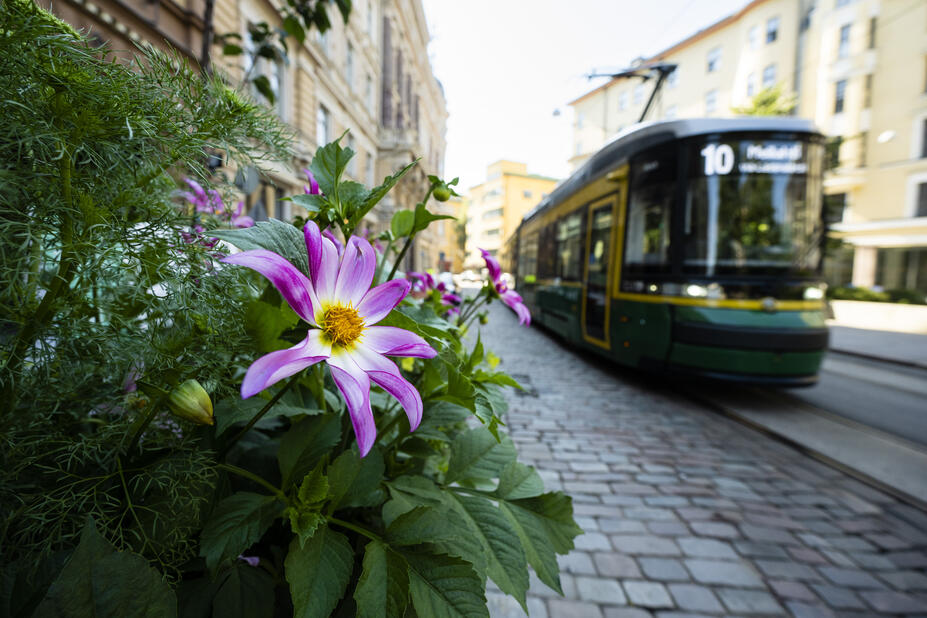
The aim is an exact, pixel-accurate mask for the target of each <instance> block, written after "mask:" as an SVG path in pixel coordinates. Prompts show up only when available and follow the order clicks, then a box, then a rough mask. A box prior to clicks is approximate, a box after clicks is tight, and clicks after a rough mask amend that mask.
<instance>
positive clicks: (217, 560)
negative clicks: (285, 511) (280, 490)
mask: <svg viewBox="0 0 927 618" xmlns="http://www.w3.org/2000/svg"><path fill="white" fill-rule="evenodd" d="M282 508H283V505H282V504H281V503H280V502H278V501H277V498H276V497H274V496H263V495H261V494H255V493H251V492H246V491H240V492H238V493H235V494H232V495H231V496H229V497H228V498H225V499H224V500H222V502H220V503H219V504H218V505H216V508H215V509H214V510H213V512H212V514H211V515H210V517H209V520H208V521H207V522H206V525H205V526H203V533H202V535H201V536H200V556H202V557H203V558H205V559H206V567H207V568H208V569H209V570H210V571H211V572H215V570H216V567H218V566H219V565H220V564H221V563H222V562H224V561H225V560H231V559H234V558H236V557H237V556H238V555H239V554H241V553H242V552H243V551H245V550H246V549H248V548H249V547H250V546H251V545H253V544H254V543H256V542H257V541H258V540H259V539H260V538H261V537H262V536H263V535H264V532H266V531H267V529H268V528H269V527H270V525H271V524H272V523H273V522H274V519H275V518H276V517H277V516H278V515H279V514H280V512H281V511H282Z"/></svg>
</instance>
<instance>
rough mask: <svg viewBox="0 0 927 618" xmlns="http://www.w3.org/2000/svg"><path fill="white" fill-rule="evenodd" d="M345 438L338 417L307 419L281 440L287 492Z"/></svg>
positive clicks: (279, 456) (278, 458) (282, 467)
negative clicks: (342, 437) (342, 436)
mask: <svg viewBox="0 0 927 618" xmlns="http://www.w3.org/2000/svg"><path fill="white" fill-rule="evenodd" d="M340 438H341V422H340V419H339V418H338V417H337V416H335V415H334V414H323V415H321V416H311V417H309V418H304V419H303V420H301V421H299V422H298V423H296V424H295V425H293V426H292V427H291V428H290V430H289V431H287V432H286V433H285V434H284V435H283V438H281V439H280V450H279V451H277V461H279V462H280V475H281V478H282V479H283V485H282V486H283V489H284V490H286V489H287V488H288V487H289V486H290V485H291V484H292V483H294V482H296V481H297V480H302V478H303V477H304V476H305V475H306V474H307V473H308V472H309V471H310V470H312V468H314V467H315V466H316V464H317V463H319V459H321V458H322V456H323V455H325V454H326V453H328V452H329V451H330V450H331V449H332V447H334V446H335V445H336V444H337V443H338V440H339V439H340Z"/></svg>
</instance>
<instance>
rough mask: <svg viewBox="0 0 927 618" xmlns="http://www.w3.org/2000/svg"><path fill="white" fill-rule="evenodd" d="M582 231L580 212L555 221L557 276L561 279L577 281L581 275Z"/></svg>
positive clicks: (581, 214) (581, 215)
mask: <svg viewBox="0 0 927 618" xmlns="http://www.w3.org/2000/svg"><path fill="white" fill-rule="evenodd" d="M582 231H583V213H581V212H576V213H573V214H571V215H567V216H566V217H564V218H563V219H560V220H559V221H557V276H558V277H560V278H561V279H562V280H563V281H579V280H580V279H581V278H582V276H583V272H582V270H583V258H582V251H583V243H582Z"/></svg>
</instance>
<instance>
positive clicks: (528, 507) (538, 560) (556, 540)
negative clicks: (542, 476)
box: [499, 492, 583, 594]
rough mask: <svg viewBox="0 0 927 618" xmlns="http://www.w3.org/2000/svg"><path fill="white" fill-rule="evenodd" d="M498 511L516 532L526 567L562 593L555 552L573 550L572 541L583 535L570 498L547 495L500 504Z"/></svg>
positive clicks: (558, 493)
mask: <svg viewBox="0 0 927 618" xmlns="http://www.w3.org/2000/svg"><path fill="white" fill-rule="evenodd" d="M499 508H500V510H501V511H502V512H503V513H504V514H505V515H506V517H508V519H509V521H510V522H511V523H512V525H513V527H514V528H515V530H516V531H517V532H518V538H520V539H521V543H522V547H524V549H525V556H526V557H527V559H528V564H530V565H531V567H532V568H533V569H534V571H535V573H537V575H538V578H539V579H540V580H541V581H542V582H544V583H545V584H547V585H548V586H549V587H550V588H551V589H553V590H556V591H557V592H558V593H560V594H563V591H562V589H561V588H560V576H559V567H558V565H557V557H556V554H555V552H556V553H558V554H566V553H568V552H569V551H570V550H571V549H573V539H574V538H575V537H576V536H577V535H579V534H582V532H583V531H582V529H581V528H580V527H579V526H577V525H576V522H575V521H573V504H572V501H571V500H570V498H569V496H566V495H564V494H563V493H560V492H554V493H546V494H543V495H541V496H538V497H536V498H525V499H522V500H512V501H500V503H499Z"/></svg>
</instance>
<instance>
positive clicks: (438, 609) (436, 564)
mask: <svg viewBox="0 0 927 618" xmlns="http://www.w3.org/2000/svg"><path fill="white" fill-rule="evenodd" d="M401 553H402V556H403V557H404V558H405V559H406V561H407V562H408V564H409V592H410V595H411V597H412V605H413V606H414V607H415V611H416V613H417V614H418V615H419V616H428V618H473V617H474V616H489V611H488V610H487V609H486V596H485V595H484V593H483V580H482V579H481V578H480V576H479V575H477V573H476V572H475V571H474V570H473V567H472V566H470V565H469V564H467V563H466V562H465V561H463V560H461V559H459V558H455V557H453V556H444V555H433V554H426V553H422V552H414V553H413V552H411V551H403V552H401Z"/></svg>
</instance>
